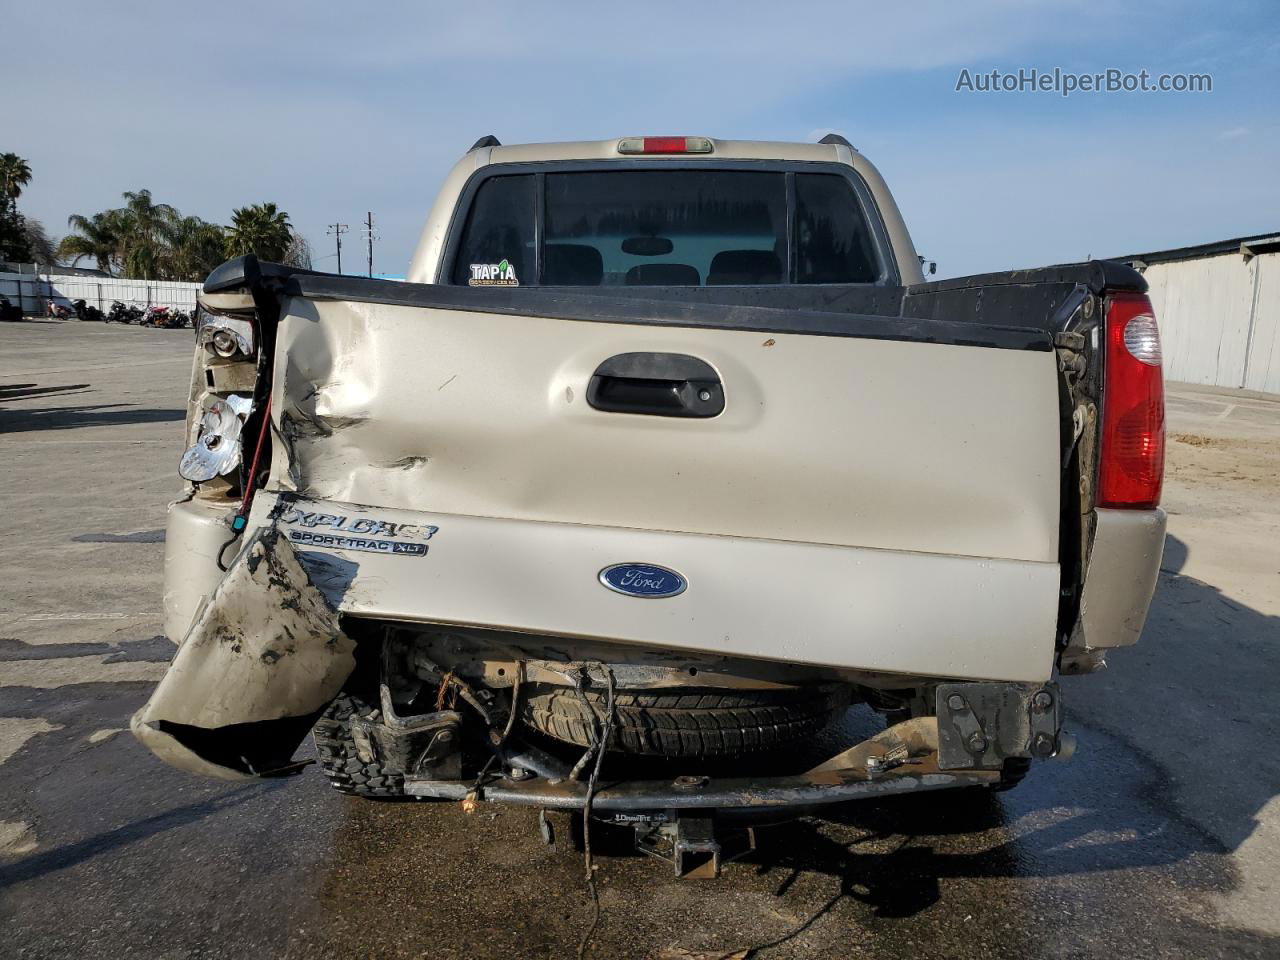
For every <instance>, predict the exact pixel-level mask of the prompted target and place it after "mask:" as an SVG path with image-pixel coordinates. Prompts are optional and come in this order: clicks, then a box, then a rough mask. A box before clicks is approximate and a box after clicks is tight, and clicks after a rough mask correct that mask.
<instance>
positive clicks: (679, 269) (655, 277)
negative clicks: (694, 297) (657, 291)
mask: <svg viewBox="0 0 1280 960" xmlns="http://www.w3.org/2000/svg"><path fill="white" fill-rule="evenodd" d="M624 282H625V283H626V285H627V286H628V287H696V286H698V285H699V284H700V283H702V277H701V276H700V275H699V274H698V269H697V267H691V266H689V264H687V263H642V264H639V265H638V266H634V267H632V268H631V269H630V270H628V271H627V276H626V279H625V280H624Z"/></svg>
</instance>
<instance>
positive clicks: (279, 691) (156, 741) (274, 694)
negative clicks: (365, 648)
mask: <svg viewBox="0 0 1280 960" xmlns="http://www.w3.org/2000/svg"><path fill="white" fill-rule="evenodd" d="M354 654H355V644H354V642H353V641H352V640H351V639H350V638H349V637H347V636H346V635H345V634H344V633H343V632H342V631H341V629H340V628H339V626H338V615H337V613H336V611H335V610H334V608H333V607H332V606H331V605H330V603H329V601H328V600H327V599H326V598H325V597H324V595H323V594H322V593H321V592H320V590H318V589H317V588H316V586H315V585H314V584H313V583H312V581H311V578H310V576H309V574H308V572H307V570H306V567H305V566H304V565H303V564H302V563H301V561H300V560H299V558H298V555H297V554H296V552H295V551H294V549H293V547H292V545H291V544H290V543H289V541H288V540H287V539H285V538H284V537H282V536H281V535H280V533H279V531H278V530H277V529H276V528H274V527H268V528H265V529H263V530H260V531H258V532H257V533H255V534H254V535H253V536H251V537H249V538H248V539H247V540H246V542H245V543H244V545H243V547H242V548H241V550H240V553H239V554H238V555H237V557H236V559H235V561H234V562H233V563H232V564H231V565H230V566H229V568H228V570H227V573H226V575H225V576H224V577H223V578H222V580H221V581H220V582H219V584H218V585H217V587H216V588H215V589H214V591H213V593H212V594H211V595H210V596H209V598H208V599H207V600H206V601H205V603H204V604H203V606H202V607H201V608H200V610H199V611H198V612H197V614H196V616H195V618H194V621H193V622H192V625H191V629H190V630H189V631H188V633H187V634H186V637H185V639H184V640H183V641H182V644H181V645H180V646H179V648H178V652H177V653H176V654H175V655H174V658H173V661H172V663H171V664H170V666H169V670H168V672H167V673H166V674H165V675H164V677H163V678H162V679H161V681H160V683H159V684H158V685H157V686H156V689H155V691H154V692H153V693H152V695H151V698H150V699H149V700H148V701H147V703H146V705H145V706H143V708H142V709H141V710H139V711H138V712H137V713H136V714H135V715H134V717H133V720H132V722H131V724H130V726H131V729H132V730H133V734H134V736H136V737H137V738H138V739H139V740H140V741H141V742H142V743H143V744H144V745H145V746H146V747H147V748H148V749H150V750H151V751H152V752H153V753H155V754H156V756H158V757H160V759H162V760H164V761H165V762H166V763H169V764H171V765H173V766H175V767H178V768H180V769H183V770H187V771H190V772H192V773H199V774H203V775H206V776H215V777H220V778H223V779H230V780H239V779H245V778H251V777H265V776H279V775H282V774H287V773H293V772H296V771H297V770H298V769H299V765H297V764H295V763H294V762H293V753H294V751H295V750H296V749H297V747H298V745H299V744H300V743H301V742H302V740H303V738H304V737H306V735H307V733H308V732H309V731H310V729H311V727H312V725H313V724H314V723H315V719H316V717H317V716H318V715H319V713H320V711H322V710H323V709H324V707H325V706H326V705H327V704H328V703H329V701H330V700H332V699H333V698H334V697H335V696H337V694H338V692H339V691H340V690H341V689H342V685H343V683H344V682H346V679H347V677H348V676H350V674H351V671H352V670H353V669H354V668H355V656H354Z"/></svg>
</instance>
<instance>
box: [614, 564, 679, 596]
mask: <svg viewBox="0 0 1280 960" xmlns="http://www.w3.org/2000/svg"><path fill="white" fill-rule="evenodd" d="M600 582H601V583H603V584H604V585H605V586H606V587H608V588H609V589H610V590H613V591H615V592H616V593H624V594H626V595H627V596H628V597H645V598H647V599H650V600H659V599H662V598H663V597H674V596H676V594H680V593H684V588H685V587H687V586H688V585H689V584H688V582H687V581H686V580H685V578H684V577H682V576H680V574H678V573H676V572H675V571H674V570H668V569H667V568H666V567H658V566H654V565H653V564H651V563H615V564H614V565H613V566H611V567H605V568H604V569H603V570H601V571H600Z"/></svg>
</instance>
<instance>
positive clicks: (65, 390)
mask: <svg viewBox="0 0 1280 960" xmlns="http://www.w3.org/2000/svg"><path fill="white" fill-rule="evenodd" d="M90 386H91V384H88V383H67V384H62V385H60V386H56V387H42V386H40V385H39V384H36V383H6V384H0V402H3V401H5V400H27V399H30V398H31V397H61V396H65V395H67V394H76V393H84V392H85V390H87V389H88V388H89V387H90Z"/></svg>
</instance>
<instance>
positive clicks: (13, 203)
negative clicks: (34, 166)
mask: <svg viewBox="0 0 1280 960" xmlns="http://www.w3.org/2000/svg"><path fill="white" fill-rule="evenodd" d="M30 182H31V167H30V166H29V165H28V164H27V161H25V160H23V159H22V158H21V157H20V156H18V155H17V154H16V153H0V201H3V202H4V205H5V208H6V209H7V210H8V211H9V212H10V213H13V212H15V211H16V210H17V208H18V197H20V196H22V188H23V187H25V186H26V185H27V184H28V183H30Z"/></svg>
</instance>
